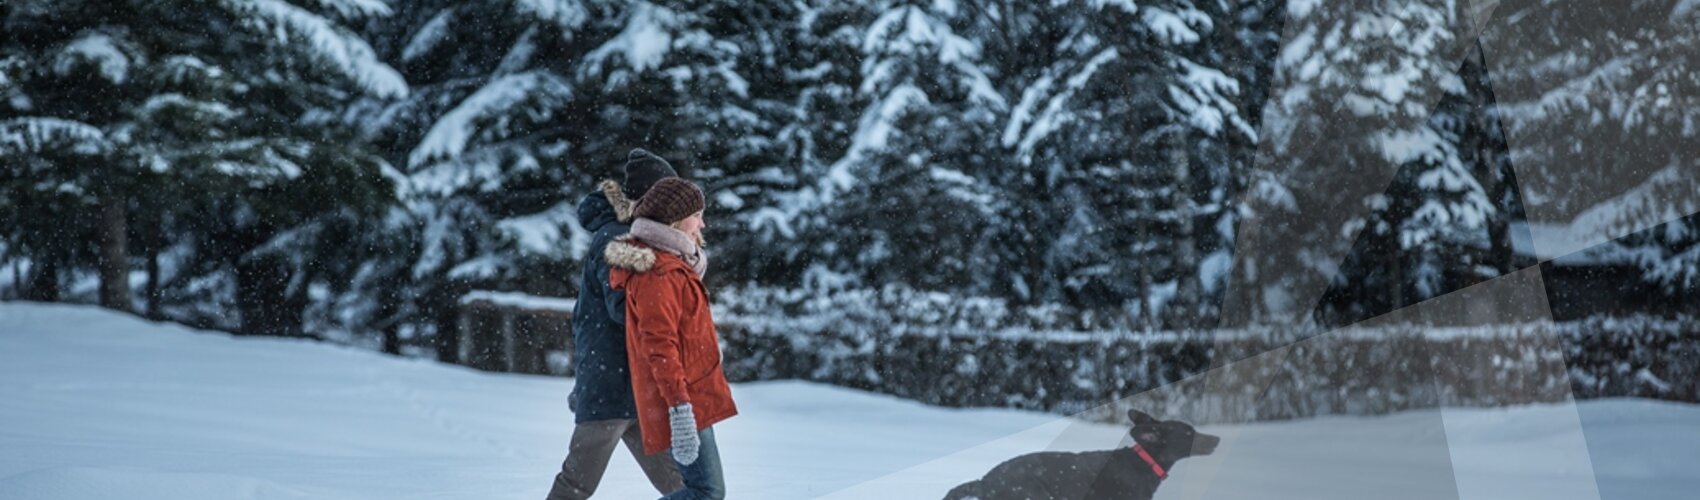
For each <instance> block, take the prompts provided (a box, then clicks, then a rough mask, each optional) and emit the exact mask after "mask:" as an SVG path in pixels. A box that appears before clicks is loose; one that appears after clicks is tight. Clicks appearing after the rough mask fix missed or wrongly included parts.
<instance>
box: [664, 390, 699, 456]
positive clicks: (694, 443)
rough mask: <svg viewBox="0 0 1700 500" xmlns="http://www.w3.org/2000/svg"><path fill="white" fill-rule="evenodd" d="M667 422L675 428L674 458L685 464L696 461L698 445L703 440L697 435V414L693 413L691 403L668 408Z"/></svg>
mask: <svg viewBox="0 0 1700 500" xmlns="http://www.w3.org/2000/svg"><path fill="white" fill-rule="evenodd" d="M667 424H668V425H669V426H670V427H672V428H673V459H674V460H678V461H679V463H682V464H685V465H690V464H692V463H696V461H697V447H698V446H701V445H702V442H701V440H700V438H698V437H697V416H696V414H695V413H691V404H690V403H684V404H681V405H679V406H675V407H672V408H668V409H667Z"/></svg>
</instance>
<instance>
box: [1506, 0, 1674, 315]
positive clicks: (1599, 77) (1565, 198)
mask: <svg viewBox="0 0 1700 500" xmlns="http://www.w3.org/2000/svg"><path fill="white" fill-rule="evenodd" d="M1494 19H1495V20H1499V19H1514V20H1516V22H1514V23H1510V22H1506V23H1495V24H1494V25H1495V26H1496V27H1497V28H1496V29H1490V30H1487V31H1485V32H1484V33H1483V38H1482V43H1483V47H1484V52H1485V57H1486V60H1487V64H1488V70H1489V73H1490V74H1491V76H1492V79H1493V82H1494V87H1495V91H1496V93H1497V94H1498V95H1499V98H1500V109H1501V110H1502V115H1503V117H1504V122H1505V127H1506V129H1507V142H1508V143H1509V145H1510V154H1511V162H1512V165H1513V167H1514V168H1515V169H1516V171H1517V175H1518V180H1519V183H1520V184H1521V187H1522V190H1523V192H1524V193H1525V194H1526V195H1527V196H1526V200H1525V201H1526V203H1527V205H1528V216H1529V218H1530V219H1531V222H1535V223H1538V224H1531V227H1539V228H1540V230H1539V231H1538V232H1543V233H1546V234H1534V235H1532V236H1533V239H1534V240H1535V241H1536V242H1537V243H1536V247H1537V248H1536V249H1535V250H1536V251H1537V252H1538V253H1539V254H1540V256H1541V257H1545V258H1551V257H1556V256H1560V255H1565V254H1569V253H1572V252H1577V251H1582V250H1584V249H1586V247H1587V246H1590V245H1595V244H1599V243H1603V242H1606V241H1610V240H1614V239H1620V241H1617V242H1616V245H1617V246H1619V247H1622V248H1624V249H1626V254H1627V255H1629V256H1630V257H1631V258H1630V260H1632V261H1634V262H1637V263H1638V264H1639V265H1640V266H1641V267H1642V271H1643V278H1644V280H1645V281H1646V282H1647V283H1648V284H1650V285H1654V286H1657V287H1659V288H1661V289H1662V290H1664V291H1666V292H1667V293H1672V294H1683V293H1687V294H1689V295H1687V296H1689V297H1691V296H1692V293H1693V290H1694V289H1695V286H1696V283H1697V279H1696V275H1697V272H1696V271H1695V270H1696V269H1700V251H1696V250H1695V248H1696V246H1700V232H1696V231H1694V230H1693V229H1694V226H1693V216H1692V214H1695V213H1697V212H1700V160H1697V159H1696V158H1695V155H1694V153H1693V152H1694V151H1697V150H1700V127H1696V125H1695V124H1696V123H1700V106H1697V105H1696V102H1695V97H1694V96H1696V95H1700V78H1696V77H1695V75H1696V74H1700V5H1696V4H1695V2H1692V1H1684V0H1657V1H1647V2H1632V3H1627V4H1598V3H1548V2H1536V1H1527V0H1510V1H1503V2H1499V3H1498V5H1497V11H1496V13H1495V14H1494ZM1553 233H1561V234H1553ZM1554 242H1559V243H1554Z"/></svg>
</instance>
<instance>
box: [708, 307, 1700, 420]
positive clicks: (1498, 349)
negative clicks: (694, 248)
mask: <svg viewBox="0 0 1700 500" xmlns="http://www.w3.org/2000/svg"><path fill="white" fill-rule="evenodd" d="M719 299H720V304H719V305H718V306H717V319H718V320H719V323H720V328H721V334H722V337H723V338H724V340H725V342H726V351H725V352H726V364H725V366H726V370H727V374H728V375H729V376H730V377H732V378H733V379H735V380H770V379H793V378H794V379H806V380H813V381H819V382H826V383H832V384H838V385H844V386H849V387H855V388H861V389H866V390H871V391H877V392H883V393H888V394H893V395H897V396H900V397H905V398H909V399H915V400H919V401H923V402H927V403H931V404H939V405H946V406H995V407H1012V408H1025V409H1035V410H1044V411H1056V412H1064V413H1074V412H1079V411H1086V412H1088V413H1089V416H1090V414H1093V413H1097V414H1102V415H1105V416H1106V417H1108V418H1113V417H1110V416H1112V415H1115V414H1117V412H1115V411H1113V410H1116V409H1119V408H1122V407H1125V406H1128V405H1134V406H1140V407H1142V408H1145V409H1148V410H1158V411H1171V412H1175V413H1176V414H1178V415H1186V416H1188V417H1189V418H1193V419H1195V420H1200V421H1243V420H1265V419H1279V418H1294V417H1306V416H1313V415H1324V414H1380V413H1386V412H1392V411H1399V410H1406V409H1414V408H1425V407H1434V406H1437V405H1447V406H1497V405H1508V404H1521V403H1532V402H1550V401H1558V400H1562V399H1564V398H1567V397H1572V396H1573V397H1576V398H1595V397H1607V396H1639V397H1651V398H1660V399H1671V400H1681V401H1700V377H1696V375H1700V321H1697V319H1696V318H1692V317H1688V318H1679V319H1661V318H1652V317H1633V318H1627V319H1623V318H1620V319H1606V318H1597V319H1591V320H1587V321H1579V322H1565V323H1528V324H1512V325H1498V326H1492V327H1431V326H1423V325H1390V326H1383V327H1376V328H1350V329H1344V330H1338V331H1333V332H1327V333H1323V334H1320V335H1315V336H1311V337H1309V338H1304V339H1303V340H1296V341H1295V338H1294V336H1293V335H1295V334H1294V333H1293V332H1282V331H1278V330H1256V331H1247V330H1217V331H1197V332H1155V333H1144V332H1138V331H1134V330H1130V329H1125V328H1110V329H1103V330H1091V331H1088V330H1083V329H1075V328H1070V327H1068V326H1070V325H1071V324H1075V323H1082V322H1086V321H1099V320H1093V319H1089V318H1083V317H1082V316H1081V315H1079V314H1077V313H1076V312H1074V311H1068V310H1064V309H1063V308H1050V309H1043V308H1037V309H1012V308H1008V307H1005V306H1004V305H1003V304H1001V303H997V302H995V301H983V300H982V301H974V300H969V301H955V300H947V299H939V298H938V297H933V296H931V295H930V294H926V293H919V292H913V291H907V290H903V289H899V288H887V289H884V290H880V291H853V292H841V293H834V294H829V295H821V296H818V297H801V296H795V295H791V296H788V295H787V292H776V291H771V290H764V291H751V290H731V291H727V293H722V294H720V296H719ZM935 299H936V300H935ZM1000 322H1001V324H1000ZM1206 372H1208V375H1206V376H1198V375H1200V374H1205V373H1206Z"/></svg>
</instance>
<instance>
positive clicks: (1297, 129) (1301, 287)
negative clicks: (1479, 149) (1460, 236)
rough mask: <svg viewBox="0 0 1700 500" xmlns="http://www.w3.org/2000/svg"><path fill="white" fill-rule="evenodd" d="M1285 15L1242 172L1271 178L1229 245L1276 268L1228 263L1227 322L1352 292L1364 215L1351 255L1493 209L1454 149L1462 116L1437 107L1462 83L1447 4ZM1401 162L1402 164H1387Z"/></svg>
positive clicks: (1253, 196) (1295, 309) (1331, 8)
mask: <svg viewBox="0 0 1700 500" xmlns="http://www.w3.org/2000/svg"><path fill="white" fill-rule="evenodd" d="M1287 15H1288V16H1289V17H1288V19H1287V20H1286V26H1285V32H1286V36H1285V37H1284V38H1285V39H1284V42H1283V46H1282V48H1281V52H1280V55H1279V58H1278V60H1277V66H1276V80H1275V87H1274V88H1275V89H1276V90H1275V93H1274V95H1271V96H1270V99H1271V100H1270V106H1271V107H1270V109H1269V111H1268V112H1266V113H1265V115H1264V117H1265V121H1264V124H1265V127H1264V130H1263V132H1264V138H1265V139H1266V147H1265V149H1264V152H1265V154H1266V155H1267V158H1266V159H1267V161H1264V162H1260V167H1259V169H1258V171H1254V172H1250V173H1249V179H1250V180H1251V181H1252V182H1254V183H1270V182H1272V185H1269V186H1264V187H1260V186H1257V185H1253V186H1250V187H1249V189H1250V191H1249V192H1248V194H1249V195H1250V197H1248V198H1247V199H1248V201H1250V202H1251V203H1250V206H1249V209H1250V213H1251V215H1252V218H1251V219H1249V222H1248V224H1242V227H1243V228H1247V229H1250V232H1244V231H1242V233H1241V236H1242V238H1241V240H1240V241H1239V242H1238V244H1239V250H1241V252H1240V254H1239V255H1236V260H1237V261H1238V262H1239V265H1242V266H1245V268H1247V269H1249V270H1257V269H1262V270H1280V271H1279V272H1267V271H1266V272H1263V273H1261V275H1257V274H1250V275H1243V276H1237V277H1240V278H1244V279H1247V280H1248V281H1246V282H1244V283H1243V284H1242V285H1241V286H1239V287H1238V288H1237V290H1236V293H1237V294H1238V296H1236V297H1231V298H1230V299H1231V300H1232V301H1233V302H1232V303H1231V307H1230V311H1228V312H1229V313H1230V314H1231V315H1233V316H1234V317H1232V318H1229V321H1230V323H1240V322H1247V321H1301V322H1302V321H1306V320H1308V318H1309V313H1310V312H1311V308H1312V307H1314V306H1315V305H1316V304H1317V301H1318V299H1320V298H1321V297H1322V295H1323V292H1324V290H1325V289H1326V287H1327V285H1328V284H1329V283H1331V282H1336V280H1341V279H1342V278H1344V279H1345V280H1346V281H1347V282H1344V283H1341V286H1344V287H1347V288H1349V289H1350V290H1352V292H1349V294H1350V293H1358V292H1364V291H1366V290H1370V289H1374V286H1369V285H1365V284H1364V283H1358V282H1351V281H1350V278H1349V277H1345V276H1343V275H1341V274H1340V273H1341V269H1340V266H1341V264H1342V262H1343V261H1344V260H1345V259H1346V257H1347V256H1348V255H1349V254H1351V253H1352V248H1353V242H1354V241H1356V240H1358V238H1359V234H1360V231H1361V230H1364V229H1365V228H1368V230H1369V231H1368V232H1369V233H1370V234H1371V235H1380V236H1381V238H1379V239H1375V238H1370V240H1373V242H1379V244H1377V245H1372V246H1373V248H1369V249H1366V250H1364V251H1362V252H1359V254H1363V255H1377V256H1381V255H1391V256H1401V255H1405V254H1403V253H1402V250H1404V249H1416V248H1419V247H1423V248H1422V249H1421V250H1420V251H1419V252H1422V251H1434V250H1435V249H1434V248H1433V247H1432V246H1430V247H1424V246H1425V245H1429V244H1431V243H1435V242H1437V241H1439V240H1437V239H1436V237H1437V236H1438V235H1439V234H1440V232H1441V231H1442V229H1441V228H1442V227H1445V228H1452V229H1457V230H1461V231H1472V230H1473V231H1484V232H1485V229H1484V225H1485V221H1486V219H1487V218H1488V216H1489V215H1490V214H1491V212H1492V211H1493V210H1494V205H1493V204H1492V203H1491V202H1490V200H1488V199H1487V197H1486V195H1485V188H1484V187H1483V183H1481V182H1480V181H1478V180H1476V178H1475V172H1474V171H1473V170H1472V165H1471V163H1470V161H1469V160H1468V158H1466V157H1465V156H1464V155H1463V154H1462V153H1461V152H1460V151H1459V148H1458V141H1459V134H1460V133H1461V132H1460V131H1461V130H1462V128H1463V124H1462V123H1460V121H1459V120H1458V118H1459V117H1458V116H1454V115H1455V114H1456V113H1453V114H1447V113H1440V114H1436V113H1435V112H1434V111H1435V110H1436V109H1437V107H1438V106H1441V102H1442V100H1443V99H1444V98H1446V97H1447V96H1448V95H1453V96H1458V95H1462V94H1463V90H1464V85H1463V80H1462V79H1461V78H1459V76H1458V70H1459V68H1460V67H1461V62H1462V61H1463V60H1464V54H1465V50H1463V49H1464V47H1465V45H1466V44H1463V43H1461V42H1460V41H1459V40H1460V39H1461V38H1466V36H1463V35H1464V25H1463V21H1462V19H1463V18H1462V14H1461V13H1460V12H1459V11H1458V6H1457V5H1456V4H1455V3H1453V2H1449V1H1443V0H1434V1H1420V2H1391V1H1380V0H1369V1H1359V2H1343V3H1329V2H1308V1H1307V2H1289V3H1288V4H1287ZM1459 106H1462V107H1460V108H1458V109H1460V110H1463V111H1469V109H1470V107H1469V106H1465V105H1463V104H1459ZM1401 167H1404V168H1403V169H1402V168H1401ZM1401 171H1404V172H1406V173H1407V174H1408V175H1406V176H1404V177H1398V176H1396V175H1395V174H1396V173H1398V172H1401ZM1401 179H1403V180H1404V181H1405V182H1401ZM1390 186H1391V187H1390ZM1301 187H1302V188H1301ZM1395 204H1407V205H1402V206H1405V207H1406V209H1405V210H1403V211H1399V210H1394V209H1395V208H1397V207H1395ZM1376 213H1381V214H1383V215H1380V216H1377V215H1374V214H1376ZM1388 214H1390V215H1388ZM1247 236H1249V237H1250V240H1249V241H1248V240H1247V239H1246V238H1245V237H1247ZM1366 238H1368V237H1367V236H1366ZM1433 256H1435V257H1437V258H1440V259H1443V260H1444V259H1446V258H1449V256H1444V255H1438V254H1435V255H1433ZM1418 260H1419V263H1421V262H1422V261H1421V259H1418ZM1395 261H1396V262H1397V261H1399V259H1395ZM1427 265H1432V266H1436V267H1435V268H1436V269H1438V268H1439V267H1445V266H1449V265H1451V264H1448V263H1444V262H1430V263H1429V264H1427ZM1419 271H1421V269H1420V268H1419ZM1254 272H1255V271H1254ZM1420 275H1422V273H1421V272H1412V273H1406V272H1403V271H1399V272H1394V273H1392V275H1389V276H1386V277H1385V279H1386V280H1389V281H1386V282H1387V283H1406V282H1407V279H1408V278H1410V277H1412V276H1420ZM1435 276H1438V275H1435ZM1431 277H1433V276H1431ZM1425 280H1426V279H1425ZM1424 282H1425V283H1428V284H1429V285H1428V286H1429V288H1430V290H1429V294H1430V295H1431V296H1432V294H1434V293H1438V292H1439V290H1438V289H1439V288H1440V286H1439V285H1438V283H1437V282H1435V281H1424ZM1360 286H1363V287H1364V288H1358V287H1360ZM1346 301H1347V302H1351V301H1352V299H1351V298H1348V299H1346Z"/></svg>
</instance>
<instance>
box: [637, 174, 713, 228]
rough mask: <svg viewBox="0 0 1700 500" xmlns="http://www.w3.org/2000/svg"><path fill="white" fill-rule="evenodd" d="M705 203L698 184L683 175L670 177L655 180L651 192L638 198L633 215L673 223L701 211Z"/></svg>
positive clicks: (663, 222)
mask: <svg viewBox="0 0 1700 500" xmlns="http://www.w3.org/2000/svg"><path fill="white" fill-rule="evenodd" d="M705 205H706V203H705V201H704V199H703V195H702V189H701V188H698V187H697V185H696V184H692V183H691V181H687V180H685V179H684V178H682V177H668V178H665V179H661V180H659V181H655V184H654V185H652V186H650V187H649V192H648V193H644V195H643V198H639V199H638V202H637V207H636V208H633V209H632V215H633V216H635V217H641V218H645V219H649V220H652V221H655V222H660V223H662V224H672V223H675V222H679V221H682V220H685V218H686V217H690V216H691V214H694V213H697V212H701V211H702V209H703V207H704V206H705Z"/></svg>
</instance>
